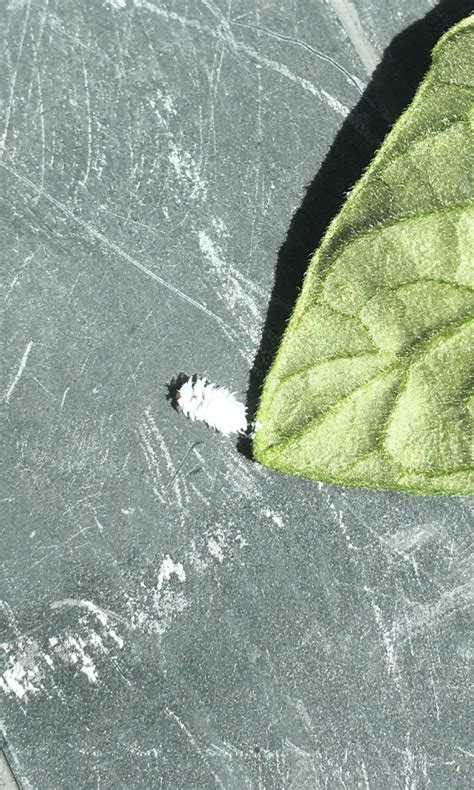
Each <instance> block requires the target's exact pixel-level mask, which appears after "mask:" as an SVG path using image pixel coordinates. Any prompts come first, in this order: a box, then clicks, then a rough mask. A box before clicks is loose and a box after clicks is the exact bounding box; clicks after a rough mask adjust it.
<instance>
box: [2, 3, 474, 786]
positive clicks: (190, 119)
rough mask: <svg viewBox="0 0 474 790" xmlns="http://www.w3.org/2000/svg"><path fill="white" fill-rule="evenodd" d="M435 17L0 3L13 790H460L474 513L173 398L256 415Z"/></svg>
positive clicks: (465, 758)
mask: <svg viewBox="0 0 474 790" xmlns="http://www.w3.org/2000/svg"><path fill="white" fill-rule="evenodd" d="M446 5H447V4H443V8H442V9H438V10H437V11H433V7H434V4H433V3H431V2H430V1H429V0H419V2H418V3H413V2H408V0H403V2H400V3H396V4H394V3H387V2H382V0H375V2H374V1H372V2H369V0H327V2H324V1H323V0H312V2H310V0H289V2H288V3H278V2H276V0H270V2H268V3H260V2H249V1H248V0H246V1H245V2H244V1H243V0H240V1H239V2H236V1H235V0H234V2H232V3H231V2H226V1H225V0H195V1H194V0H192V1H191V2H184V1H183V2H172V0H109V2H106V1H105V0H103V1H100V2H99V0H96V1H95V2H94V1H93V0H87V1H85V2H76V0H28V2H24V1H23V0H10V1H9V2H6V0H0V10H1V13H0V22H1V25H2V28H3V44H2V57H1V62H0V69H1V75H2V76H1V80H0V91H1V94H0V95H1V101H2V118H1V121H0V133H1V136H0V145H2V159H1V164H0V199H1V206H0V250H1V252H0V256H1V260H2V268H3V270H4V274H5V278H4V279H5V295H4V299H5V305H6V308H7V314H6V316H7V317H6V323H5V330H4V335H5V337H6V343H5V348H4V354H3V357H4V363H3V366H2V395H3V404H2V409H3V418H4V420H5V422H4V428H3V436H4V438H5V452H4V458H5V460H6V464H5V467H6V479H5V484H4V490H3V492H2V498H3V501H2V523H1V547H2V548H1V559H0V562H1V574H2V575H1V581H0V584H1V587H0V599H1V600H0V641H1V642H2V643H3V645H2V647H3V658H2V661H3V664H2V666H1V667H0V673H2V672H3V674H2V676H1V688H0V700H1V703H0V706H1V707H0V718H1V719H2V724H1V728H2V734H3V737H4V748H5V751H6V753H7V754H8V757H9V759H10V761H11V763H12V765H13V767H14V770H15V772H16V775H17V777H18V780H19V782H20V784H21V786H22V787H23V788H34V790H59V788H68V789H69V788H71V790H76V789H80V790H82V789H84V790H89V788H90V789H91V790H92V789H94V788H98V790H106V788H107V789H109V788H110V790H112V789H113V790H122V789H125V788H127V790H141V789H142V788H143V790H148V788H165V789H166V790H168V788H169V789H170V790H181V789H183V790H195V789H197V788H203V790H207V788H209V790H212V788H225V790H244V789H245V788H248V789H249V790H250V788H252V789H255V790H260V789H261V790H280V789H281V790H290V788H291V790H306V789H308V790H309V789H310V788H311V789H313V788H330V789H332V788H335V789H336V788H349V789H350V790H352V789H353V788H371V789H372V790H374V789H377V788H405V790H419V789H420V788H428V787H430V788H440V789H444V788H460V787H463V788H464V787H468V786H469V784H470V778H469V775H470V770H471V768H472V765H471V764H470V762H469V760H470V756H471V755H470V749H471V746H470V740H471V739H470V737H469V718H468V704H467V698H468V681H469V670H468V659H469V631H470V624H471V619H470V616H469V605H470V603H471V601H472V590H471V587H470V578H471V574H470V569H469V558H470V554H471V534H472V523H473V512H472V503H471V502H470V501H469V500H467V499H461V498H456V497H451V498H443V497H416V496H411V495H404V494H396V493H390V492H374V491H368V490H350V489H338V488H336V487H331V486H324V485H318V484H314V483H311V482H308V481H303V480H298V479H291V478H288V477H284V476H280V475H278V474H276V473H272V472H270V471H268V470H265V469H263V468H261V467H259V466H258V465H257V464H254V463H252V462H251V461H250V460H248V459H247V458H246V457H245V456H243V455H242V454H239V453H238V452H237V450H236V448H235V446H234V444H233V442H232V441H230V440H226V439H224V438H223V437H220V436H218V435H216V434H213V433H212V432H210V431H209V430H207V429H206V428H205V427H204V426H201V425H196V424H191V423H190V422H188V421H186V420H185V419H184V418H183V417H182V415H178V414H176V413H175V412H174V411H173V410H172V409H171V407H170V404H169V403H168V401H167V400H166V383H167V382H168V381H169V380H170V379H171V377H172V376H173V375H174V374H176V373H178V372H179V371H181V370H185V371H188V372H190V373H193V372H199V373H200V374H203V375H207V376H208V378H209V379H211V380H212V381H215V382H217V383H220V384H224V385H227V386H229V387H231V388H232V389H234V390H236V391H237V392H239V393H240V394H241V395H242V397H245V394H246V391H247V388H248V386H249V372H250V371H251V370H252V372H253V378H254V382H253V383H254V385H255V381H256V380H257V379H258V376H259V375H261V374H262V373H263V372H264V368H265V365H266V364H268V361H269V360H268V359H266V356H268V355H269V354H270V349H271V343H270V345H269V346H268V348H267V349H266V350H265V337H269V336H272V333H273V341H272V342H273V344H275V343H276V342H277V341H278V333H279V327H278V320H276V322H275V323H272V322H273V318H272V314H271V310H270V312H268V310H269V304H270V298H271V295H272V293H273V298H274V303H278V299H280V300H283V302H285V301H287V302H289V303H291V302H292V299H293V297H294V293H293V291H292V289H293V290H296V289H297V286H298V278H299V276H300V274H301V272H300V273H299V274H298V272H297V271H296V268H297V267H296V264H295V267H296V268H295V269H293V270H292V269H291V265H292V261H294V260H296V258H297V257H298V255H299V258H300V261H299V265H300V268H301V266H302V265H303V264H305V261H306V259H307V250H306V252H304V249H305V244H306V246H307V247H308V249H310V248H311V246H312V245H313V246H314V244H315V243H316V242H317V236H318V233H319V234H320V233H321V232H322V231H323V229H324V226H325V224H326V223H327V220H328V219H329V216H330V214H331V213H332V212H333V211H334V210H336V209H337V205H339V203H340V200H341V199H342V191H343V189H344V188H349V186H350V183H351V179H352V180H353V178H354V177H357V175H358V174H360V171H361V169H362V168H363V167H364V166H365V164H366V163H367V161H368V159H370V156H371V155H372V153H373V150H374V149H375V147H376V146H377V144H378V142H377V139H378V138H377V134H379V133H380V131H382V132H383V131H385V130H386V128H387V126H388V125H389V123H390V122H391V121H392V120H393V119H394V117H396V115H397V113H399V112H400V110H401V108H402V106H403V102H404V101H407V100H409V98H410V91H411V92H412V91H413V89H414V86H415V84H416V81H417V80H418V79H419V76H420V75H421V73H422V71H423V68H425V67H426V63H427V54H426V52H427V46H428V44H427V42H430V41H431V43H432V40H433V39H435V38H436V35H437V32H439V31H440V30H441V29H442V27H443V25H444V26H445V25H446V24H447V8H446ZM448 5H449V6H450V8H449V11H450V13H452V14H453V16H456V14H458V16H459V13H460V12H459V9H461V11H462V8H461V6H462V5H463V4H462V3H458V2H457V0H453V1H452V2H451V3H449V4H448ZM454 6H456V10H453V9H454ZM464 6H465V7H466V8H467V4H464ZM430 12H431V13H430ZM426 14H429V16H428V17H427V18H426V19H425V20H424V21H423V22H420V24H419V25H416V24H415V26H414V27H413V23H416V21H417V20H419V19H422V18H423V17H424V16H425V15H426ZM461 15H462V14H461ZM407 29H408V30H409V31H410V30H411V33H409V34H408V38H405V37H404V36H405V33H403V31H406V30H407ZM398 34H402V37H401V38H400V37H399V39H398V42H399V44H400V42H401V50H400V47H399V49H397V47H395V48H394V49H393V50H390V51H389V52H388V53H386V54H385V58H384V61H383V62H384V63H385V67H384V68H382V69H381V70H380V69H379V70H378V72H376V75H375V77H374V80H373V81H372V83H371V84H372V93H371V89H370V87H369V89H368V91H366V86H367V84H368V83H369V77H370V72H371V70H372V68H373V67H374V66H375V65H377V63H378V62H379V61H380V60H381V59H382V56H383V52H384V49H385V48H386V47H387V46H389V45H390V44H391V42H392V39H393V38H394V36H397V35H398ZM430 37H431V38H430ZM403 42H408V43H407V44H406V47H407V51H408V52H409V55H410V57H411V58H412V61H413V62H411V61H410V62H409V63H408V66H407V65H406V63H405V58H404V56H403V57H402V56H400V51H401V52H402V53H403V51H404V50H403ZM428 49H429V48H428ZM397 53H398V54H397ZM418 56H419V58H418ZM397 57H398V58H399V61H398V62H397ZM387 64H388V66H387ZM389 67H391V68H392V72H390V68H389ZM384 69H385V70H384ZM397 69H398V70H399V71H398V72H397ZM410 70H411V71H410ZM390 73H392V77H390V76H389V75H390ZM397 73H399V74H400V76H399V79H395V78H394V77H393V74H395V75H396V74H397ZM377 74H378V77H377ZM407 81H408V82H407ZM411 83H413V84H411ZM407 86H408V87H407ZM405 87H406V91H405V93H404V90H405ZM377 92H378V95H377ZM362 94H364V96H363V97H362V98H361V95H362ZM354 108H355V109H354ZM351 111H352V112H351ZM347 116H348V117H347ZM380 119H382V120H380ZM377 129H378V131H374V130H377ZM338 141H339V142H338ZM341 152H342V153H341ZM344 156H345V157H346V159H345V160H344ZM341 157H342V159H341ZM343 160H344V161H343ZM341 162H342V165H341ZM344 162H346V164H344ZM316 174H318V175H316ZM315 176H316V178H315V180H314V181H313V184H312V187H311V188H310V193H308V194H310V195H311V200H312V203H310V204H309V205H310V206H311V205H312V206H313V208H311V210H309V209H308V211H307V217H306V220H305V222H306V225H304V223H303V224H302V222H301V210H300V212H297V209H298V206H299V205H300V203H301V201H302V199H303V196H304V194H305V187H306V185H307V184H309V183H310V182H311V181H312V179H313V178H314V177H315ZM305 200H306V201H307V200H308V197H306V198H305ZM306 205H308V204H306ZM295 212H297V213H296V214H295ZM318 212H319V213H318ZM298 217H299V219H298ZM295 218H296V220H295ZM292 220H293V224H292V225H291V227H292V228H293V231H291V230H290V234H289V237H288V238H289V240H288V239H287V242H286V247H285V245H284V248H285V249H286V253H287V255H286V258H287V260H286V262H285V256H284V255H283V257H282V252H281V250H280V253H279V248H280V246H281V245H282V243H283V241H284V240H285V236H286V234H287V232H288V229H289V228H290V224H291V223H292ZM295 222H296V224H295ZM318 222H319V225H320V226H321V227H320V228H319V229H318V230H317V231H316V230H314V228H315V227H316V225H317V224H318ZM303 226H304V227H307V228H309V229H310V231H308V235H307V237H306V241H304V242H301V243H300V241H301V233H302V231H301V228H302V227H303ZM292 234H293V236H292ZM303 235H304V234H303ZM295 237H297V244H296V246H295V245H294V238H295ZM292 238H293V241H292ZM292 244H293V246H291V245H292ZM298 244H300V246H298ZM288 245H290V246H288ZM297 250H299V252H297ZM303 252H304V254H303ZM277 261H278V266H277ZM303 268H304V267H303ZM275 272H277V282H276V283H275V285H274V277H275ZM295 272H296V273H295ZM286 278H288V287H287V292H285V283H286ZM289 306H291V304H290V305H289ZM277 318H278V317H277ZM281 322H282V316H281V315H280V323H281ZM262 331H264V342H263V343H261V336H262ZM256 356H257V362H258V364H254V360H255V358H256ZM251 378H252V377H251ZM251 383H252V382H251ZM251 402H252V396H251V394H249V404H250V405H251Z"/></svg>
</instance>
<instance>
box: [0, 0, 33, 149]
mask: <svg viewBox="0 0 474 790" xmlns="http://www.w3.org/2000/svg"><path fill="white" fill-rule="evenodd" d="M30 8H31V0H28V4H27V7H26V13H25V21H24V23H23V30H22V33H21V38H20V48H19V52H18V58H17V61H16V66H15V71H14V72H13V77H12V81H11V86H10V98H9V100H8V105H7V111H6V116H5V128H4V130H3V134H2V139H1V140H0V155H3V152H4V150H5V143H6V141H7V135H8V129H9V127H10V117H11V112H12V107H13V102H14V97H15V89H16V80H17V76H18V67H19V65H20V61H21V55H22V52H23V44H24V43H25V36H26V30H27V27H28V20H29V17H30Z"/></svg>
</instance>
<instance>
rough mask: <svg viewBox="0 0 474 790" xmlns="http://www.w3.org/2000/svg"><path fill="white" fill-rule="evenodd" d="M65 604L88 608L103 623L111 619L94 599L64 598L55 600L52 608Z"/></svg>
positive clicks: (58, 607) (105, 623) (60, 607)
mask: <svg viewBox="0 0 474 790" xmlns="http://www.w3.org/2000/svg"><path fill="white" fill-rule="evenodd" d="M64 606H72V607H76V606H77V607H79V608H80V609H87V610H88V611H89V612H92V614H94V615H95V616H96V617H97V619H98V621H99V623H101V624H102V625H107V623H108V621H109V618H108V617H107V614H106V612H105V611H104V610H103V609H101V608H100V606H97V605H96V604H95V603H92V601H86V600H85V599H84V598H63V599H62V600H61V601H53V603H52V604H51V609H62V607H64Z"/></svg>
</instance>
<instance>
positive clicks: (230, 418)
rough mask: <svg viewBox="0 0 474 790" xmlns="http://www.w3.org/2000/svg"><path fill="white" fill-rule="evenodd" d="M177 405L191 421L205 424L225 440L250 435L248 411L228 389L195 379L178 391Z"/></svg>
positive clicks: (185, 383)
mask: <svg viewBox="0 0 474 790" xmlns="http://www.w3.org/2000/svg"><path fill="white" fill-rule="evenodd" d="M176 404H177V406H178V407H179V408H180V409H181V411H182V412H183V414H185V415H186V417H189V419H190V420H193V421H194V420H200V421H201V422H205V423H206V425H208V426H209V427H210V428H213V429H214V430H215V431H218V432H219V433H223V434H224V436H230V434H232V433H239V434H246V433H247V430H248V422H247V410H246V408H245V406H244V404H243V403H240V402H239V401H238V400H237V398H236V397H235V395H234V393H233V392H230V390H228V389H227V387H219V386H218V385H217V384H211V382H210V381H208V380H207V379H204V378H199V376H197V375H194V376H191V377H190V378H188V379H187V380H186V381H185V382H184V383H183V384H181V386H180V387H179V389H177V390H176Z"/></svg>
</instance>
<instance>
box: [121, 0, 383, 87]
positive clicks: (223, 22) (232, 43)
mask: <svg viewBox="0 0 474 790" xmlns="http://www.w3.org/2000/svg"><path fill="white" fill-rule="evenodd" d="M203 5H205V6H206V8H207V9H208V10H209V11H211V13H212V14H213V15H214V16H215V17H216V18H217V19H218V20H219V22H220V26H219V28H217V29H213V28H211V27H209V26H208V25H202V24H201V23H200V22H198V21H197V20H195V19H190V18H189V17H186V16H183V15H182V14H177V13H176V12H175V11H168V10H166V9H164V8H159V7H158V6H156V5H153V3H150V2H149V1H148V0H135V7H138V8H145V9H146V10H147V11H151V12H152V13H154V14H157V16H161V17H164V18H165V19H166V20H167V21H168V22H177V23H178V24H180V25H182V26H183V27H188V28H191V29H193V30H197V31H199V32H200V33H206V34H207V35H209V36H213V37H214V38H220V39H222V40H223V41H224V42H225V43H226V44H227V45H228V46H229V47H230V49H231V50H233V51H234V52H235V54H237V55H238V54H244V55H246V56H247V57H249V58H252V60H254V61H256V62H257V63H261V64H262V65H263V66H266V67H267V68H269V69H271V70H272V71H275V72H276V73H278V74H281V76H282V77H285V78H286V79H287V80H289V81H290V82H293V83H294V84H295V85H298V86H299V87H300V88H302V89H303V90H304V91H306V92H307V93H310V94H311V95H312V96H316V97H317V98H318V99H323V100H324V101H327V97H326V96H324V94H323V93H322V92H321V91H320V90H318V88H317V87H316V86H315V85H313V83H312V82H310V81H309V80H307V79H305V78H304V77H300V76H299V75H297V74H294V73H293V72H292V71H290V69H289V68H288V67H287V66H285V65H284V64H283V63H278V61H276V60H273V59H271V58H267V57H264V56H263V55H261V54H260V53H259V52H258V51H257V50H256V49H253V47H250V46H248V45H247V44H244V43H242V42H241V41H238V40H237V39H236V38H235V36H234V35H233V33H232V31H231V29H230V23H229V22H228V21H227V19H226V18H225V17H224V16H223V15H222V14H220V12H219V11H218V9H216V7H215V6H213V5H212V4H210V3H207V2H205V1H204V2H203ZM377 62H378V60H377Z"/></svg>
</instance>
